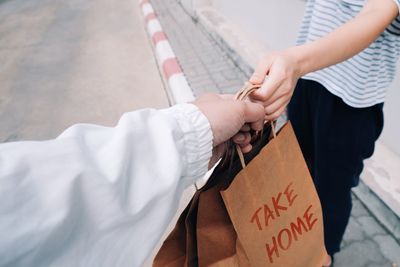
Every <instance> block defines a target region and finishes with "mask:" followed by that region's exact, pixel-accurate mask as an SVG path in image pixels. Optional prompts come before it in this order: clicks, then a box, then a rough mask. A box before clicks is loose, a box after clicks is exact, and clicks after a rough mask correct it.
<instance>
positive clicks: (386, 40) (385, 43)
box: [297, 0, 400, 108]
mask: <svg viewBox="0 0 400 267" xmlns="http://www.w3.org/2000/svg"><path fill="white" fill-rule="evenodd" d="M365 2H366V0H308V1H307V5H306V11H305V14H304V18H303V22H302V25H301V27H300V31H299V36H298V41H297V43H298V44H304V43H307V42H312V41H315V40H317V39H319V38H321V37H323V36H326V35H327V34H329V33H330V32H332V31H334V30H335V29H337V28H338V27H339V26H341V25H343V24H345V23H346V22H348V21H349V20H351V19H353V18H354V17H355V16H356V15H357V14H358V13H359V12H360V11H361V9H362V8H363V6H364V3H365ZM394 2H395V3H396V4H397V5H400V0H394ZM348 45H351V43H349V44H348ZM399 57H400V16H399V17H397V18H396V19H395V20H394V21H393V22H392V24H391V25H389V27H388V28H387V29H386V30H385V31H384V32H383V33H382V34H381V35H380V36H379V37H378V38H377V39H376V40H375V41H374V42H373V43H372V44H371V45H370V46H369V47H367V48H366V49H364V50H363V51H361V52H360V53H358V54H357V55H355V56H353V57H352V58H350V59H348V60H346V61H343V62H341V63H339V64H336V65H333V66H330V67H328V68H325V69H322V70H319V71H316V72H312V73H309V74H307V75H306V76H304V77H303V78H304V79H309V80H314V81H317V82H319V83H320V84H322V85H323V86H324V87H325V88H326V89H327V90H328V91H330V92H331V93H332V94H334V95H336V96H338V97H340V98H341V99H342V100H343V101H344V102H345V103H346V104H348V105H349V106H352V107H356V108H362V107H369V106H373V105H375V104H378V103H382V102H384V101H385V97H386V91H387V89H388V87H389V84H390V83H391V82H392V81H393V79H394V77H395V74H396V63H397V61H398V59H399Z"/></svg>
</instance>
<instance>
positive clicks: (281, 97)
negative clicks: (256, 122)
mask: <svg viewBox="0 0 400 267" xmlns="http://www.w3.org/2000/svg"><path fill="white" fill-rule="evenodd" d="M293 55H294V53H293V52H292V51H289V50H287V51H283V52H274V53H271V54H268V55H266V56H265V57H264V58H263V59H262V60H261V61H260V63H259V64H258V67H257V68H256V69H255V71H254V74H253V75H252V77H251V78H250V82H251V83H253V84H262V87H261V88H260V89H259V90H257V91H255V92H254V93H253V94H252V95H251V99H252V100H256V101H260V102H261V103H262V104H263V105H264V107H265V113H266V116H265V119H266V120H269V121H272V120H275V119H277V118H278V117H279V116H280V115H281V114H282V113H283V112H284V111H285V108H286V106H287V104H288V103H289V101H290V99H291V97H292V94H293V90H294V87H295V86H296V83H297V80H298V79H299V77H300V75H301V74H300V68H299V64H298V63H297V59H296V57H295V56H293Z"/></svg>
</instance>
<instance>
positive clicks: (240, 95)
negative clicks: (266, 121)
mask: <svg viewBox="0 0 400 267" xmlns="http://www.w3.org/2000/svg"><path fill="white" fill-rule="evenodd" d="M260 87H261V84H252V83H250V82H246V83H245V84H244V86H243V87H242V88H241V89H240V90H239V91H238V92H237V93H236V95H235V99H236V100H245V99H246V98H247V97H248V96H249V95H250V94H251V93H252V92H254V91H256V90H258V88H260ZM271 130H272V134H273V138H276V131H275V124H274V122H271ZM236 151H237V153H238V155H239V159H240V163H241V164H242V167H243V168H245V167H246V162H245V161H244V156H243V152H242V150H241V149H240V146H239V145H236Z"/></svg>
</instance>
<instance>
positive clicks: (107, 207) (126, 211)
mask: <svg viewBox="0 0 400 267" xmlns="http://www.w3.org/2000/svg"><path fill="white" fill-rule="evenodd" d="M211 151H212V132H211V130H210V125H209V122H208V120H207V118H206V117H205V116H204V115H203V114H202V113H201V112H200V111H199V110H198V109H197V107H195V106H194V105H191V104H182V105H177V106H174V107H172V108H169V109H165V110H160V111H157V110H151V109H147V110H141V111H136V112H131V113H126V114H125V115H124V116H123V117H122V118H121V120H120V121H119V123H118V125H117V126H116V127H115V128H108V127H101V126H96V125H88V124H86V125H84V124H81V125H75V126H72V127H71V128H69V129H67V130H66V131H65V132H63V133H62V134H61V135H60V136H59V137H58V138H56V139H54V140H49V141H44V142H31V141H30V142H15V143H4V144H1V145H0V237H1V238H0V266H13V267H17V266H35V267H39V266H65V267H67V266H68V267H71V266H95V267H100V266H107V267H109V266H130V267H131V266H140V265H141V264H142V263H143V262H144V261H145V259H146V258H147V257H148V255H149V253H151V251H152V250H153V248H154V246H155V245H156V244H157V242H158V241H159V239H160V238H161V235H162V234H163V233H164V231H165V230H166V227H167V225H168V223H169V222H170V220H171V219H172V216H173V215H174V214H175V212H176V210H177V206H178V201H179V199H180V196H181V194H182V192H183V190H184V189H185V188H186V187H188V186H189V185H192V184H193V183H194V182H195V181H196V180H197V179H199V178H201V177H202V176H203V175H204V174H205V173H206V171H207V167H208V161H209V159H210V157H211Z"/></svg>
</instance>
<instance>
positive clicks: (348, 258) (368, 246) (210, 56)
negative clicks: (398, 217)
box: [151, 0, 400, 267]
mask: <svg viewBox="0 0 400 267" xmlns="http://www.w3.org/2000/svg"><path fill="white" fill-rule="evenodd" d="M151 2H152V4H153V7H154V8H155V11H156V13H157V15H158V18H159V20H160V22H161V24H162V27H163V29H164V31H165V32H166V34H167V36H168V38H169V40H170V43H171V45H172V48H173V49H174V52H175V54H176V55H177V57H178V60H179V62H180V64H181V66H182V68H183V71H184V72H185V74H186V76H187V79H188V81H189V84H190V85H191V87H192V89H193V91H194V94H195V95H196V96H199V95H201V94H202V93H204V92H208V91H211V92H222V93H233V92H235V91H237V90H238V89H239V88H240V87H241V86H242V84H243V82H244V81H245V80H246V75H245V74H244V73H243V72H242V71H241V70H240V69H239V68H238V67H237V66H235V64H234V62H233V61H232V60H231V59H230V58H229V57H228V56H227V54H226V52H225V51H224V50H223V49H222V48H221V47H219V46H218V45H217V44H216V42H215V41H214V40H213V39H212V38H211V37H210V36H209V35H208V34H207V32H206V31H205V30H204V29H203V28H202V26H200V25H198V24H197V23H196V22H195V21H193V20H192V19H191V17H190V16H189V15H188V14H186V13H185V11H184V10H183V9H182V7H181V6H180V5H179V4H178V3H177V1H176V0H152V1H151ZM353 199H354V203H353V204H354V207H353V212H352V216H351V220H350V223H349V226H348V228H347V231H346V234H345V238H344V241H343V244H342V251H341V252H340V253H338V254H337V255H336V256H335V260H336V264H335V266H336V267H341V266H343V267H364V266H367V267H383V266H387V267H391V266H396V264H397V265H400V245H399V243H398V242H400V241H398V242H396V240H395V239H394V238H393V237H392V236H391V235H389V234H388V233H387V232H386V231H385V229H383V227H381V225H380V224H379V223H378V222H377V221H376V220H375V219H374V218H373V217H372V216H371V214H370V213H369V212H368V210H367V209H366V208H365V207H364V206H363V204H362V203H361V202H360V201H359V200H358V199H357V198H355V197H354V198H353Z"/></svg>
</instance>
